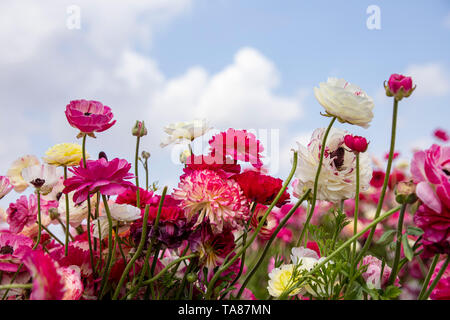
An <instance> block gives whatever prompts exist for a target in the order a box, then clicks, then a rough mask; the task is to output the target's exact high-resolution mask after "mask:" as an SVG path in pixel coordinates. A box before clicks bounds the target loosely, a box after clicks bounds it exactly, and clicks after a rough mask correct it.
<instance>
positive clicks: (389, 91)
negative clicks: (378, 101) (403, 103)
mask: <svg viewBox="0 0 450 320" xmlns="http://www.w3.org/2000/svg"><path fill="white" fill-rule="evenodd" d="M384 88H385V90H386V95H387V96H388V97H393V96H394V97H395V98H396V99H397V100H398V101H400V100H401V99H403V98H404V97H406V98H407V97H409V96H410V95H411V93H412V92H413V91H414V90H415V89H416V87H415V86H414V87H413V83H412V79H411V77H406V76H404V75H401V74H396V73H394V74H392V75H391V76H390V77H389V81H388V84H387V85H386V83H385V84H384Z"/></svg>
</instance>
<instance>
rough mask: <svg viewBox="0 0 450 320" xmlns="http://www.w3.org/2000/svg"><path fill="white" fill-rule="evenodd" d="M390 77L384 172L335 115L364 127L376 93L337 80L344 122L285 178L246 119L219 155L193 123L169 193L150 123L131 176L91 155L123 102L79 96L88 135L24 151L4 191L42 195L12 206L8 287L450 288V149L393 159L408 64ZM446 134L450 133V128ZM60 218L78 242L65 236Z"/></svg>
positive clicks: (179, 137) (325, 88)
mask: <svg viewBox="0 0 450 320" xmlns="http://www.w3.org/2000/svg"><path fill="white" fill-rule="evenodd" d="M385 88H386V94H387V95H388V96H390V97H394V117H395V118H394V121H393V123H394V127H393V135H392V137H391V139H392V141H391V149H390V151H389V154H387V156H386V161H387V168H386V170H383V169H382V168H381V167H382V164H381V162H380V161H378V160H376V159H372V161H371V159H370V157H369V156H368V154H367V152H366V151H367V149H368V145H369V143H368V142H367V140H366V139H365V138H364V137H361V136H354V135H352V134H351V133H349V132H347V131H346V130H343V129H338V128H334V127H333V124H334V122H335V120H338V121H339V122H341V123H348V124H353V125H358V126H361V127H363V128H367V127H368V126H369V125H370V122H371V120H372V118H373V112H372V110H373V107H374V104H373V101H372V99H371V98H370V97H369V96H368V95H367V94H366V93H365V92H364V91H363V90H362V89H360V88H359V87H357V86H354V85H352V84H350V83H348V82H346V81H345V80H343V79H334V78H330V79H328V81H327V82H326V83H321V84H320V86H319V88H315V96H316V98H317V100H318V102H319V103H320V104H321V105H322V106H323V107H324V108H325V114H324V115H325V116H327V117H330V118H331V122H330V124H329V126H328V127H327V128H320V129H317V130H315V131H314V133H313V135H312V137H311V141H310V142H309V144H308V145H307V146H303V145H300V144H299V145H298V148H297V149H295V150H293V151H294V157H293V160H292V170H291V173H290V175H289V177H288V178H287V179H286V180H285V181H284V182H283V181H282V180H281V179H278V178H275V177H272V176H270V175H268V174H267V170H266V169H265V167H264V163H263V156H262V152H263V150H264V148H263V146H262V144H261V143H260V141H259V140H258V139H257V138H256V136H255V135H254V134H252V133H250V132H248V131H246V130H235V129H231V128H230V129H228V130H226V131H224V132H220V133H219V134H216V135H214V136H213V137H212V138H211V139H210V140H209V151H208V153H207V154H200V155H196V154H194V153H193V151H192V148H191V145H190V143H191V142H192V141H194V140H195V139H196V138H198V137H201V136H203V135H204V134H205V133H206V132H207V131H208V130H210V129H211V128H210V127H209V125H208V123H207V122H206V121H205V120H195V121H193V122H182V123H176V124H172V125H169V126H167V127H166V128H165V132H166V133H167V138H166V139H164V141H163V142H162V143H161V147H165V146H168V145H170V144H173V143H180V142H183V143H184V142H187V143H189V149H188V150H187V151H186V152H183V153H182V155H181V156H180V159H181V160H182V162H183V163H184V168H183V174H182V175H181V176H180V181H179V183H178V186H177V187H176V188H175V189H174V190H172V191H171V192H170V193H168V189H167V187H165V188H163V190H162V192H159V191H161V190H158V188H157V187H156V186H153V187H152V186H149V184H148V159H149V157H150V154H149V153H148V152H146V151H143V152H142V153H141V156H139V154H140V153H139V142H140V139H141V138H143V137H144V136H146V135H147V133H148V132H147V129H146V127H145V124H144V122H143V121H137V122H136V124H135V126H134V127H133V129H132V134H133V135H134V136H136V139H137V144H136V158H135V159H134V160H135V163H134V169H135V171H134V174H132V173H131V172H130V170H131V167H132V165H131V163H129V162H128V161H127V160H125V159H118V158H115V159H112V160H109V159H108V157H107V155H106V154H105V153H103V152H101V153H100V154H99V156H98V159H97V160H89V157H90V156H89V155H88V153H87V152H86V144H87V138H88V137H92V138H95V137H96V133H99V132H104V131H106V130H108V129H109V128H110V127H111V126H113V125H114V124H115V120H113V118H114V117H113V113H112V111H111V109H110V108H109V107H108V106H104V105H103V104H102V103H100V102H97V101H86V100H76V101H71V102H70V104H69V105H67V107H66V117H67V120H68V122H69V124H70V125H71V126H72V127H74V128H76V129H77V130H79V133H78V135H77V138H81V139H82V145H78V144H72V143H63V144H58V145H55V146H54V147H52V148H50V149H49V150H48V151H47V152H46V154H45V156H44V157H43V158H42V160H43V163H41V161H40V159H38V158H37V157H35V156H32V155H26V156H23V157H21V158H20V159H18V160H16V161H15V162H14V163H13V164H12V166H11V168H10V169H9V171H8V173H7V175H5V176H1V177H0V199H1V198H3V197H4V196H6V195H7V194H8V193H9V192H11V191H12V190H13V189H14V191H15V192H17V193H22V192H24V191H25V190H26V189H27V188H32V189H33V190H34V192H32V193H31V194H30V195H29V196H26V195H22V196H20V197H19V198H18V199H17V200H16V201H15V202H12V203H10V204H9V207H8V208H7V210H6V211H4V210H0V223H1V222H2V220H3V222H4V226H5V227H4V228H3V229H0V297H2V299H55V300H57V299H73V300H75V299H113V300H115V299H255V298H256V297H258V298H264V297H267V294H269V295H270V296H272V297H275V298H279V299H287V298H289V299H394V298H398V297H399V296H400V298H419V299H427V298H429V297H430V298H431V299H448V298H450V268H448V263H449V258H448V257H449V253H450V240H449V239H450V236H449V234H450V181H449V178H450V148H449V147H445V146H440V145H438V144H435V145H433V146H432V147H431V148H430V149H428V150H423V151H417V152H416V153H415V154H414V158H413V160H412V163H411V166H410V172H408V170H407V167H408V165H406V166H405V165H404V164H402V163H400V164H397V165H396V166H395V167H394V169H393V170H391V167H392V165H393V161H394V160H395V158H396V157H397V156H398V154H396V153H395V149H394V148H395V143H394V142H395V124H396V115H397V108H398V102H399V101H400V100H402V99H403V98H405V97H409V96H410V95H411V93H412V92H413V91H414V88H413V86H412V80H411V78H409V77H404V76H401V75H392V76H391V77H390V79H389V81H388V83H387V84H385ZM435 136H436V137H437V138H438V139H440V140H442V141H444V142H446V141H447V140H448V136H447V134H446V132H445V130H441V129H440V130H437V131H436V132H435ZM139 161H141V163H142V165H143V167H144V169H145V174H146V177H145V180H146V186H145V188H143V187H141V186H140V184H139V174H138V173H139V170H138V166H139ZM372 162H373V163H375V165H376V166H377V167H378V168H375V169H373V167H372ZM59 170H61V172H60V171H59ZM391 171H392V172H391ZM294 178H295V179H294ZM291 182H292V183H291ZM289 186H291V187H292V197H291V195H290V194H289V192H288V187H289ZM293 198H298V201H296V202H291V200H293ZM303 202H306V203H307V205H306V206H303ZM58 225H59V226H60V227H61V230H62V233H63V234H64V236H65V237H58V236H57V235H55V234H54V233H53V232H52V230H51V229H53V230H55V228H56V227H57V226H58ZM403 228H406V232H403ZM394 237H395V239H396V241H392V240H393V239H394ZM60 238H64V239H60ZM294 240H295V241H294ZM274 241H276V242H275V243H276V244H277V245H273V243H274ZM389 242H390V243H391V244H390V245H386V243H389ZM295 243H296V245H294V244H295ZM369 250H370V253H371V254H370V255H369V254H366V253H368V252H369ZM249 261H251V263H249ZM427 267H428V272H427V270H424V269H427ZM250 268H251V269H250ZM255 274H256V275H258V276H256V277H255ZM414 281H415V282H414ZM420 283H422V286H421V287H420ZM261 288H262V289H261ZM400 288H401V289H402V290H400ZM417 288H419V289H417ZM420 288H421V290H420Z"/></svg>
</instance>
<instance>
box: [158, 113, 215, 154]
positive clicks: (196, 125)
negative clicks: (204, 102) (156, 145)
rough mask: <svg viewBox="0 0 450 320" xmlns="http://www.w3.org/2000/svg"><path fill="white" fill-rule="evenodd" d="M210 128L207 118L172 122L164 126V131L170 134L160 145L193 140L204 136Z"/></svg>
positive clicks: (164, 145)
mask: <svg viewBox="0 0 450 320" xmlns="http://www.w3.org/2000/svg"><path fill="white" fill-rule="evenodd" d="M210 129H211V127H210V126H209V123H208V121H207V120H206V119H202V120H197V119H196V120H194V121H190V122H177V123H171V124H169V125H168V126H166V127H164V132H165V133H167V134H168V136H167V137H165V138H164V139H163V141H162V142H161V144H160V146H161V147H166V146H168V145H169V144H172V143H182V142H191V141H193V140H194V139H195V138H198V137H201V136H203V135H204V134H205V133H206V132H208V131H209V130H210Z"/></svg>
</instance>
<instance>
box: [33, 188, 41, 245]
mask: <svg viewBox="0 0 450 320" xmlns="http://www.w3.org/2000/svg"><path fill="white" fill-rule="evenodd" d="M36 195H37V205H38V237H37V240H36V243H35V244H34V246H33V250H35V249H36V248H37V247H38V245H39V243H40V242H41V233H42V222H41V192H40V191H39V189H36Z"/></svg>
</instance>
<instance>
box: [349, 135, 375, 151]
mask: <svg viewBox="0 0 450 320" xmlns="http://www.w3.org/2000/svg"><path fill="white" fill-rule="evenodd" d="M344 142H345V145H346V146H347V147H349V148H350V149H351V150H352V151H353V152H357V153H359V152H365V151H366V150H367V147H368V146H369V143H368V142H367V140H366V138H364V137H360V136H352V135H350V134H348V135H346V136H345V137H344Z"/></svg>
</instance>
